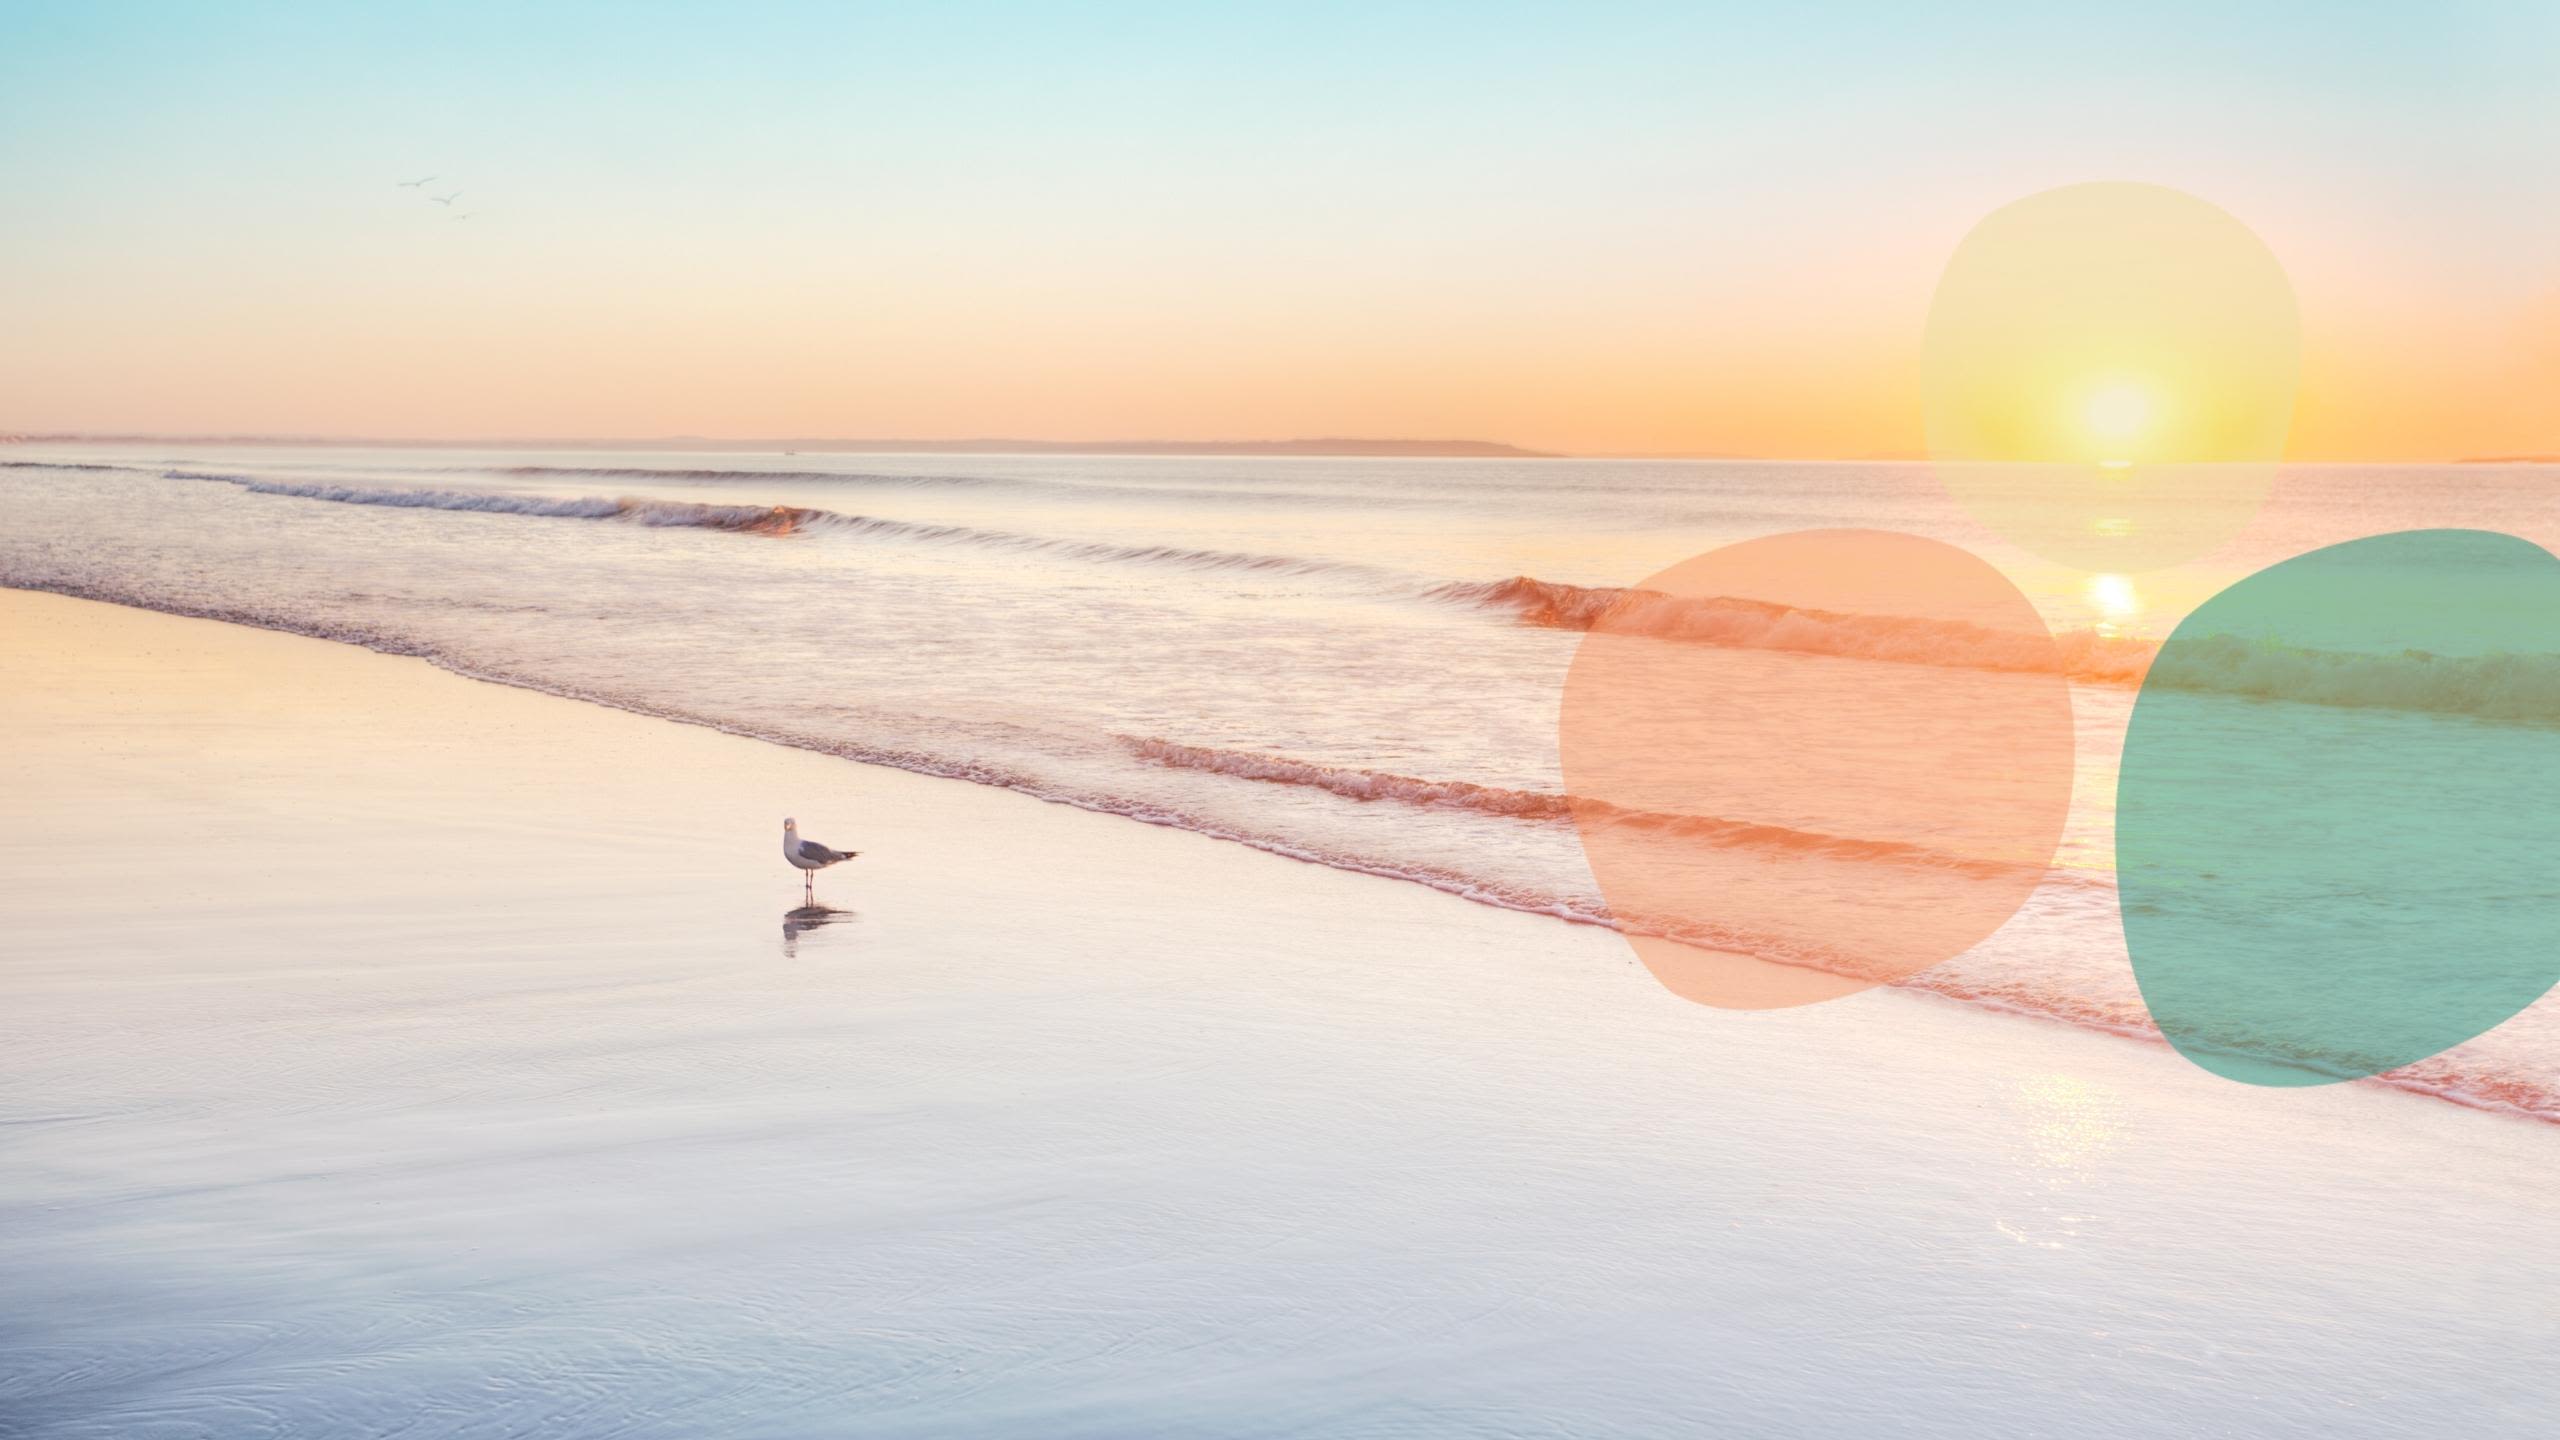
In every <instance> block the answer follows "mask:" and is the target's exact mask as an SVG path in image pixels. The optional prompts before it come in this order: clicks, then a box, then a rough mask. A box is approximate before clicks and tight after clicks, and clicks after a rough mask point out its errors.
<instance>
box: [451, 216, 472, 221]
mask: <svg viewBox="0 0 2560 1440" xmlns="http://www.w3.org/2000/svg"><path fill="white" fill-rule="evenodd" d="M453 218H454V219H456V220H468V219H470V218H471V217H470V216H469V215H456V216H454V217H453Z"/></svg>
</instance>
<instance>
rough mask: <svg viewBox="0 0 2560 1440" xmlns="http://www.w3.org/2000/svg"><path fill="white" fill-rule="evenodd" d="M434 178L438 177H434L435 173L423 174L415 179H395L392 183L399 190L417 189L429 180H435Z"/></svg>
mask: <svg viewBox="0 0 2560 1440" xmlns="http://www.w3.org/2000/svg"><path fill="white" fill-rule="evenodd" d="M434 178H436V177H434V176H433V175H421V176H419V177H418V178H417V179H415V180H394V181H392V182H391V183H392V187H393V188H394V189H399V190H415V189H417V188H418V187H419V186H421V185H424V184H426V183H427V182H428V181H430V180H433V179H434Z"/></svg>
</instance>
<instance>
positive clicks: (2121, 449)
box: [2080, 382, 2153, 465]
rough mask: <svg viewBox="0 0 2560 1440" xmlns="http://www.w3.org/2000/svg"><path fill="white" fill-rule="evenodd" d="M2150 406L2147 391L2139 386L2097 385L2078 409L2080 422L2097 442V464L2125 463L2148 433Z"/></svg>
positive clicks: (2151, 408) (2149, 397)
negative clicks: (2098, 459)
mask: <svg viewBox="0 0 2560 1440" xmlns="http://www.w3.org/2000/svg"><path fill="white" fill-rule="evenodd" d="M2152 412H2153V407H2152V403H2151V392H2149V391H2147V390H2145V389H2143V388H2142V387H2141V386H2139V385H2133V384H2127V383H2123V382H2118V383H2115V384H2111V385H2103V386H2100V387H2099V388H2098V389H2097V390H2096V391H2095V392H2093V393H2092V394H2091V395H2090V396H2089V400H2088V403H2087V404H2086V405H2085V406H2083V407H2082V409H2081V416H2080V418H2081V420H2082V422H2083V423H2085V424H2086V425H2087V426H2088V427H2089V434H2090V436H2091V438H2093V439H2095V440H2096V441H2097V442H2098V446H2099V449H2100V451H2101V455H2100V461H2101V463H2103V464H2108V465H2123V464H2126V463H2129V462H2130V461H2131V460H2132V458H2133V456H2132V451H2133V449H2134V447H2135V446H2137V445H2138V444H2140V443H2141V442H2142V441H2143V439H2145V438H2146V437H2147V436H2148V435H2149V434H2150V432H2151V423H2152Z"/></svg>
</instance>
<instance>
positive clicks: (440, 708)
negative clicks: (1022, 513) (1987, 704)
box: [0, 591, 2560, 1437]
mask: <svg viewBox="0 0 2560 1440" xmlns="http://www.w3.org/2000/svg"><path fill="white" fill-rule="evenodd" d="M0 665H4V666H5V673H6V676H7V683H6V685H5V687H0V725H5V731H4V732H0V733H5V734H6V735H7V737H8V739H9V742H10V743H9V744H8V746H7V747H6V751H5V756H0V769H5V773H6V786H7V790H8V793H9V795H10V796H11V821H12V823H11V825H10V826H9V828H8V829H7V831H6V832H5V836H0V855H5V878H4V879H0V929H5V933H6V935H7V936H8V944H7V946H6V952H7V959H6V962H5V965H0V987H4V988H5V995H0V1074H5V1080H4V1081H0V1119H4V1120H5V1121H6V1124H5V1126H0V1147H5V1149H0V1154H5V1164H0V1293H6V1294H7V1295H8V1296H9V1297H10V1299H9V1301H8V1302H7V1306H6V1315H5V1318H0V1431H6V1432H7V1433H11V1434H27V1435H48V1436H73V1435H98V1436H108V1435H113V1436H153V1437H178V1436H224V1437H230V1436H259V1435H307V1434H315V1433H331V1434H358V1433H363V1434H380V1433H414V1434H433V1435H472V1436H482V1435H485V1436H500V1435H532V1434H542V1435H578V1436H586V1435H596V1436H602V1435H615V1436H694V1435H722V1436H797V1435H807V1436H822V1435H848V1434H860V1435H865V1436H898V1435H915V1436H981V1437H983V1436H1000V1435H1026V1436H1032V1435H1036V1436H1096V1437H1102V1436H1128V1435H1141V1434H1145V1435H1158V1434H1161V1435H1322V1436H1422V1435H1432V1436H1444V1435H1485V1436H1495V1435H1501V1436H1523V1435H1662V1436H1681V1435H1696V1434H1702V1433H1735V1434H1764V1435H1769V1434H1800V1435H1823V1434H1857V1433H1866V1434H1876V1433H1891V1434H1905V1435H1947V1436H1957V1435H1981V1434H2044V1433H2072V1434H2083V1435H2128V1436H2130V1435H2153V1434H2163V1433H2196V1432H2208V1431H2209V1432H2246V1433H2251V1434H2267V1435H2306V1436H2308V1435H2324V1436H2336V1435H2365V1434H2370V1435H2384V1434H2401V1433H2410V1432H2412V1431H2427V1432H2433V1433H2470V1434H2519V1435H2520V1434H2530V1433H2536V1432H2537V1431H2539V1430H2540V1429H2541V1428H2542V1427H2543V1426H2544V1425H2545V1424H2547V1421H2548V1417H2549V1415H2550V1414H2551V1413H2552V1412H2553V1410H2554V1407H2555V1406H2560V1376H2555V1375H2554V1374H2553V1373H2552V1371H2551V1368H2550V1366H2549V1364H2548V1342H2549V1337H2550V1336H2551V1334H2552V1333H2554V1327H2555V1324H2560V1300H2555V1299H2554V1297H2555V1296H2560V1238H2555V1236H2560V1227H2555V1225H2554V1223H2553V1222H2554V1220H2555V1218H2560V1217H2556V1216H2555V1211H2560V1202H2555V1201H2554V1200H2553V1198H2552V1194H2551V1189H2550V1186H2549V1175H2550V1166H2551V1160H2552V1155H2553V1150H2552V1145H2553V1143H2554V1137H2553V1135H2552V1133H2551V1131H2550V1128H2549V1127H2548V1126H2547V1125H2546V1124H2542V1123H2538V1122H2535V1121H2532V1120H2528V1119H2523V1118H2517V1117H2513V1116H2503V1115H2497V1114H2491V1113H2482V1112H2479V1111H2476V1110H2470V1109H2465V1108H2462V1107H2458V1106H2453V1105H2447V1104H2444V1103H2442V1102H2441V1101H2440V1100H2436V1099H2432V1098H2428V1097H2425V1096H2420V1095H2414V1094H2409V1093H2405V1092H2401V1091H2395V1090H2392V1089H2388V1088H2385V1087H2383V1086H2378V1085H2338V1086H2328V1087H2320V1088H2313V1089H2273V1090H2270V1089H2258V1088H2251V1087H2245V1086H2240V1085H2235V1084H2231V1083H2229V1082H2227V1081H2224V1080H2221V1079H2218V1078H2216V1077H2214V1076H2211V1075H2208V1074H2206V1073H2205V1072H2203V1071H2201V1070H2199V1069H2197V1068H2196V1067H2194V1066H2193V1065H2191V1064H2189V1063H2188V1062H2187V1061H2185V1060H2183V1059H2181V1058H2180V1057H2179V1056H2178V1055H2176V1054H2175V1053H2174V1052H2173V1051H2171V1050H2169V1049H2168V1048H2167V1047H2166V1046H2163V1045H2160V1044H2158V1043H2154V1042H2146V1041H2139V1040H2133V1039H2127V1038H2122V1037H2117V1036H2111V1035H2105V1034H2100V1033H2095V1032H2092V1031H2089V1030H2085V1029H2080V1028H2075V1027H2072V1026H2069V1025H2064V1024H2058V1023H2053V1022H2051V1021H2048V1020H2040V1019H2033V1018H2027V1017H2022V1016H2017V1015H2010V1014H2003V1013H1999V1012H1998V1011H1996V1010H1993V1009H1990V1008H1986V1007H1982V1006H1974V1005H1965V1004H1959V1003H1955V1002H1952V1001H1950V1000H1947V999H1944V998H1941V997H1936V996H1932V995H1928V994H1923V993H1914V992H1911V991H1907V990H1899V989H1886V990H1880V991H1874V992H1870V993H1867V994H1864V995H1859V996H1856V997H1852V998H1850V999H1847V1000H1843V1001H1840V1002H1836V1003H1833V1004H1829V1005H1825V1006H1819V1007H1813V1008H1811V1009H1807V1010H1800V1011H1784V1012H1766V1013H1748V1014H1746V1013H1732V1012H1719V1011H1714V1010H1709V1009H1706V1008H1702V1007H1699V1006H1696V1005H1691V1004H1688V1003H1685V1002H1683V1001H1681V1000H1678V999H1676V998H1674V997H1672V996H1671V995H1669V994H1668V993H1666V992H1665V991H1664V990H1662V989H1661V988H1660V987H1659V986H1658V985H1656V984H1655V983H1654V982H1653V981H1652V980H1651V978H1650V977H1649V976H1648V975H1647V974H1646V972H1645V971H1644V970H1643V969H1642V968H1641V967H1640V966H1639V965H1637V964H1636V963H1635V961H1634V958H1633V956H1632V955H1631V954H1630V953H1629V951H1628V949H1627V946H1626V943H1625V941H1624V940H1623V939H1622V938H1621V937H1620V936H1618V935H1616V934H1614V933H1612V932H1610V931H1608V930H1606V929H1603V928H1600V927H1596V926H1590V925H1574V924H1567V923H1564V922H1562V921H1560V920H1558V919H1556V918H1553V917H1549V916H1543V915H1537V914H1530V913H1522V912H1520V911H1516V910H1508V909H1503V908H1498V907H1493V906H1487V905H1480V904H1473V903H1469V902H1468V901H1467V900H1465V899H1463V898H1461V897H1459V896H1456V895H1452V894H1448V893H1442V892H1441V891H1438V890H1435V889H1432V888H1428V887H1426V886H1421V885H1414V884H1408V883H1402V882H1399V881H1396V880H1391V879H1386V878H1381V877H1377V876H1371V875H1363V874H1357V873H1350V872H1348V871H1346V870H1344V869H1341V868H1328V867H1326V866H1321V865H1316V864H1309V863H1303V862H1301V861H1298V860H1294V859H1291V858H1288V857H1286V856H1283V855H1277V854H1272V853H1266V852H1265V851H1263V850H1259V849H1255V848H1251V847H1249V846H1246V845H1238V844H1233V843H1228V842H1225V841H1222V840H1219V839H1217V838H1213V837H1211V836H1207V835H1203V834H1198V833H1191V832H1189V831H1187V830H1185V829H1182V828H1179V827H1177V826H1172V825H1150V824H1145V823H1140V822H1139V821H1138V820H1135V819H1132V818H1129V817H1126V816H1121V815H1109V814H1097V813H1091V812H1089V811H1087V810H1084V809H1079V808H1076V807H1074V806H1071V805H1061V804H1053V803H1044V802H1043V801H1041V800H1039V799H1037V798H1034V797H1032V796H1029V795H1025V794H1020V793H1014V792H1012V791H1009V790H1006V789H1003V788H998V787H994V786H988V785H975V784H969V783H964V782H962V781H960V780H957V779H951V778H943V777H938V776H932V775H923V774H915V773H909V772H907V771H904V770H900V769H892V768H886V767H883V766H879V765H872V764H863V763H857V762H855V761H852V760H848V759H845V758H841V757H839V756H835V755H828V754H822V753H816V752H814V751H812V750H808V749H794V748H788V747H785V746H782V745H776V744H771V743H767V742H765V741H762V740H758V739H753V738H748V737H745V736H741V735H734V734H723V733H719V732H717V731H715V730H713V729H710V728H705V727H702V726H696V725H684V724H677V723H674V722H672V721H670V720H667V719H662V718H652V717H649V716H643V715H637V714H631V713H625V712H623V711H619V710H615V709H611V708H606V707H604V706H599V705H591V704H582V703H579V702H577V701H575V700H571V699H566V698H561V697H558V696H554V695H545V694H537V693H533V692H531V691H528V690H525V689H521V688H512V687H509V686H502V685H496V684H489V683H483V682H480V681H475V680H472V679H467V678H463V677H461V676H458V675H455V674H451V673H447V672H446V671H443V670H439V669H437V668H435V667H434V666H431V665H429V664H427V663H425V662H424V661H422V660H419V659H416V658H409V657H404V656H395V655H384V654H375V653H369V652H368V651H366V650H363V649H359V648H355V647H353V646H349V645H343V644H335V643H330V642H328V641H325V640H320V639H313V638H307V637H303V636H295V635H285V634H278V633H273V632H270V631H263V630H256V629H250V628H245V627H241V626H236V625H229V624H222V623H217V622H214V621H210V620H203V619H189V618H179V617H175V616H169V615H160V614H151V613H147V612H144V611H140V610H133V609H126V608H120V607H114V606H108V605H102V604H97V603H92V602H88V601H81V600H74V599H67V598H62V597H59V596H51V595H37V594H29V593H23V592H18V591H8V592H0ZM786 815H789V816H793V817H796V818H797V819H798V820H799V822H800V825H801V828H802V831H803V833H805V834H807V835H810V836H811V837H813V838H816V839H820V840H823V841H825V842H827V843H830V844H834V845H837V846H839V847H843V848H850V849H857V850H860V851H862V852H864V853H863V854H862V856H861V858H860V859H858V860H855V861H853V862H851V863H849V864H847V865H845V866H842V867H838V868H837V869H834V870H831V871H829V872H827V873H825V874H822V875H821V876H820V877H819V878H818V882H817V886H818V895H819V898H820V900H821V901H822V902H824V903H825V904H826V905H828V906H831V907H837V908H838V911H839V913H832V914H822V915H810V914H806V913H797V914H796V918H795V912H799V907H800V880H799V877H798V875H797V873H796V872H793V871H791V870H790V869H789V868H788V867H787V866H785V865H784V864H783V863H782V860H781V857H780V855H779V853H778V851H777V847H778V844H779V822H780V820H781V818H782V817H784V816H786ZM812 921H818V922H823V923H816V924H812V923H810V922H812Z"/></svg>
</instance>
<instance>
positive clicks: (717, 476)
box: [446, 465, 1019, 486]
mask: <svg viewBox="0 0 2560 1440" xmlns="http://www.w3.org/2000/svg"><path fill="white" fill-rule="evenodd" d="M446 473H450V474H472V475H514V476H520V477H526V478H534V477H540V476H545V475H567V476H577V477H581V478H586V479H595V480H688V481H696V482H702V481H709V482H715V483H716V482H722V481H730V480H799V481H830V480H832V481H839V482H841V481H848V480H850V481H871V482H873V483H875V484H887V485H919V486H973V485H1014V484H1017V483H1019V482H1017V481H1013V480H1010V479H1005V478H1001V477H997V476H990V475H907V474H891V473H887V472H883V471H876V470H705V469H670V468H666V467H662V466H651V465H508V466H503V467H500V468H497V469H487V470H482V469H471V468H469V467H452V468H450V469H448V471H447V472H446Z"/></svg>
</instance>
